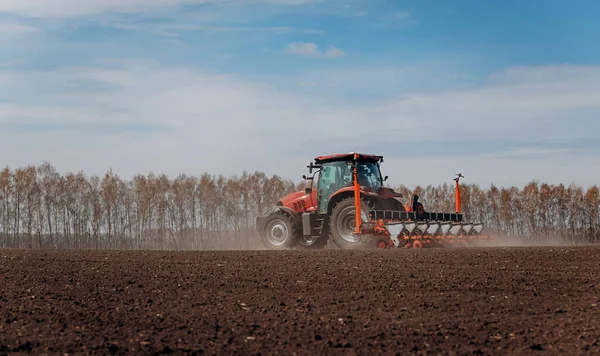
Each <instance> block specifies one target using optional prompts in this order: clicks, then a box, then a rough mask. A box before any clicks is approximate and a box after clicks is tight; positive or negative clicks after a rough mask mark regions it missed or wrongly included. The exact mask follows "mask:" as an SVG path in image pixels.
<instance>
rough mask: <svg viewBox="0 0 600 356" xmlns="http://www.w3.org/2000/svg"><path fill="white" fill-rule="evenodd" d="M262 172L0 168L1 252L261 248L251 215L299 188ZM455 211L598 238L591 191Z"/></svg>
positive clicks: (551, 191) (473, 189) (438, 193)
mask: <svg viewBox="0 0 600 356" xmlns="http://www.w3.org/2000/svg"><path fill="white" fill-rule="evenodd" d="M305 186H306V183H305V182H304V181H300V182H294V181H291V180H286V179H283V178H281V177H279V176H277V175H273V176H271V177H268V176H267V175H266V174H264V173H262V172H254V173H248V172H243V173H242V174H241V175H239V176H233V177H224V176H222V175H219V176H215V175H210V174H208V173H205V174H202V175H201V176H199V177H195V176H189V175H185V174H181V175H179V176H177V177H175V178H169V177H167V176H166V175H164V174H162V175H155V174H153V173H150V174H148V175H141V174H138V175H136V176H134V177H133V178H132V179H130V180H125V179H122V178H121V177H119V176H118V175H116V174H114V173H113V172H112V171H108V172H106V173H105V174H104V175H103V176H91V177H87V176H86V175H85V174H84V173H83V172H78V173H71V172H69V173H66V174H60V173H58V172H57V170H56V169H55V167H54V166H52V165H51V164H50V163H48V162H45V163H44V164H42V165H40V166H27V167H22V168H17V169H10V168H9V167H6V168H4V169H3V170H2V171H0V248H59V249H221V248H240V249H244V248H252V247H254V246H260V245H259V241H258V239H257V233H256V231H255V218H256V217H257V216H262V215H265V214H268V213H269V211H270V209H271V208H272V206H274V205H275V203H276V202H277V200H278V199H279V198H280V197H281V196H283V195H285V194H287V193H290V192H293V191H296V190H301V189H303V188H304V187H305ZM393 188H395V189H396V190H397V191H400V192H401V193H403V194H404V196H405V199H406V200H408V198H409V197H410V196H411V195H412V194H417V195H418V196H419V198H420V201H421V202H422V203H423V204H424V206H425V209H426V210H428V211H440V212H452V211H454V186H453V185H452V184H447V183H445V184H441V185H439V186H432V185H429V186H425V187H422V186H416V187H414V188H413V189H410V188H408V187H406V186H404V185H401V186H398V187H393ZM461 201H462V213H464V215H465V218H466V219H468V220H476V221H481V222H483V223H484V224H485V225H486V227H487V229H488V231H490V232H491V233H494V234H497V235H502V236H519V237H522V238H523V239H526V240H527V239H530V240H536V241H539V240H545V239H546V240H549V239H552V240H560V241H563V242H572V243H596V242H598V240H599V239H600V216H599V206H600V198H599V189H598V187H597V186H592V187H589V188H583V187H581V186H578V185H575V184H571V185H569V186H564V185H550V184H546V183H539V182H538V181H531V182H530V183H529V184H527V185H526V186H524V187H522V188H518V187H508V188H503V187H496V186H494V185H491V186H490V187H485V188H482V187H479V186H478V185H475V184H463V185H462V186H461Z"/></svg>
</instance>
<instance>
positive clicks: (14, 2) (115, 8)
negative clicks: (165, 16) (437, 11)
mask: <svg viewBox="0 0 600 356" xmlns="http://www.w3.org/2000/svg"><path fill="white" fill-rule="evenodd" d="M208 1H211V0H127V1H123V0H93V1H83V0H3V1H2V2H0V12H9V13H15V14H18V15H22V16H31V17H74V16H87V15H95V14H99V13H103V12H115V13H136V12H144V11H147V10H156V9H160V8H168V7H176V6H181V5H186V4H199V3H205V2H208Z"/></svg>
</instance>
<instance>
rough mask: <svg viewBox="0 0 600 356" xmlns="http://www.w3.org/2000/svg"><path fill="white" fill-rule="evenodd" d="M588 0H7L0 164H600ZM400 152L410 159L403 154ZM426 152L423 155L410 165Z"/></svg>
mask: <svg viewBox="0 0 600 356" xmlns="http://www.w3.org/2000/svg"><path fill="white" fill-rule="evenodd" d="M599 13H600V3H599V2H597V1H573V2H565V1H550V0H547V1H497V2H482V1H466V0H465V1H427V0H421V1H384V0H370V1H365V0H255V1H250V0H248V1H243V0H222V1H216V0H130V1H121V0H95V1H93V2H81V1H78V0H46V1H42V0H39V1H38V0H32V1H28V2H25V1H22V0H8V1H3V2H1V3H0V84H2V86H1V88H2V89H0V113H1V115H0V150H1V151H2V152H10V154H5V155H2V157H3V162H0V163H1V164H3V165H9V166H10V167H17V166H25V165H28V164H40V163H41V162H43V161H44V160H48V161H50V162H52V163H53V164H55V165H56V166H57V167H58V168H59V169H60V170H61V171H78V170H83V171H84V172H86V173H87V174H102V173H103V172H105V171H106V170H107V169H109V168H112V169H113V170H114V171H115V172H117V173H118V174H120V175H122V176H123V177H126V178H129V177H131V176H132V175H133V174H136V173H148V172H149V171H154V172H158V173H162V172H164V173H167V174H169V175H170V176H175V175H177V174H178V173H188V174H201V173H202V172H210V173H214V174H225V175H233V174H239V173H241V171H242V170H244V169H247V170H249V171H252V170H255V169H257V170H263V171H265V172H267V173H269V174H280V175H283V176H285V177H287V178H292V179H299V178H300V177H301V176H302V174H304V173H305V168H304V167H305V166H306V164H307V163H308V161H310V159H311V158H313V157H314V156H316V155H320V154H329V153H332V152H349V151H354V150H359V151H368V152H372V153H381V154H383V155H385V156H386V158H388V159H387V160H386V163H385V167H384V168H385V170H386V174H388V175H389V176H390V182H391V183H392V184H400V183H404V184H407V185H409V186H414V185H415V184H438V183H443V182H451V179H452V177H453V175H454V173H457V172H458V171H461V172H462V173H463V174H465V176H466V177H467V180H466V181H469V182H475V183H479V184H482V185H489V184H491V183H494V184H498V185H519V186H520V185H523V184H526V183H527V182H529V181H530V180H531V179H539V180H542V181H547V182H551V183H564V184H569V183H571V182H575V183H578V184H581V185H584V186H587V185H589V184H598V183H599V182H600V168H599V166H598V165H595V164H593V163H594V162H597V161H598V158H600V139H598V136H597V132H599V131H600V115H599V114H600V47H599V46H597V45H596V44H597V43H600V23H599V22H598V21H597V14H599ZM414 172H423V173H419V174H415V173H414ZM425 172H426V173H425Z"/></svg>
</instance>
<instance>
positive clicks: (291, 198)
mask: <svg viewBox="0 0 600 356" xmlns="http://www.w3.org/2000/svg"><path fill="white" fill-rule="evenodd" d="M306 197H308V194H306V193H305V192H304V191H303V190H300V191H297V192H293V193H290V194H288V195H286V196H284V197H283V198H281V199H279V202H278V203H277V205H283V206H290V205H292V204H293V202H295V201H297V200H301V199H302V200H303V199H306Z"/></svg>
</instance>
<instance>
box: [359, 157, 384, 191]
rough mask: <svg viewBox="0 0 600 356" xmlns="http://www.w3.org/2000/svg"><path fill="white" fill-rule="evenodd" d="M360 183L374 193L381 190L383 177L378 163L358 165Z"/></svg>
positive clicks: (360, 163)
mask: <svg viewBox="0 0 600 356" xmlns="http://www.w3.org/2000/svg"><path fill="white" fill-rule="evenodd" d="M358 183H359V184H360V185H362V186H365V187H367V188H369V189H371V190H373V191H376V190H377V189H379V188H381V186H382V182H381V175H380V174H379V167H378V166H377V163H375V162H371V161H367V162H359V163H358Z"/></svg>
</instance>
